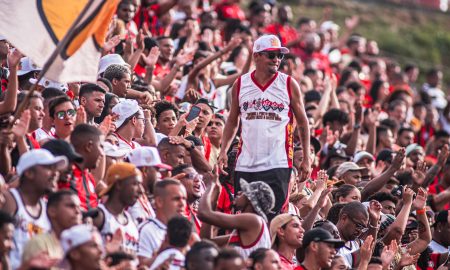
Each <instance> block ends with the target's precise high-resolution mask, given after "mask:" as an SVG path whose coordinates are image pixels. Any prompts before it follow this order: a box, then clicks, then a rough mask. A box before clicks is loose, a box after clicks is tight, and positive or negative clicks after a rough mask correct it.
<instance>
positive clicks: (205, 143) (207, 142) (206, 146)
mask: <svg viewBox="0 0 450 270" xmlns="http://www.w3.org/2000/svg"><path fill="white" fill-rule="evenodd" d="M201 139H202V142H203V147H204V149H205V158H206V160H207V161H209V156H210V155H211V141H210V140H209V138H208V136H204V135H203V136H202V138H201Z"/></svg>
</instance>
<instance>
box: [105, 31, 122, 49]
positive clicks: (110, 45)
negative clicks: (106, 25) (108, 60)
mask: <svg viewBox="0 0 450 270" xmlns="http://www.w3.org/2000/svg"><path fill="white" fill-rule="evenodd" d="M119 43H120V35H115V36H113V37H111V38H110V39H109V40H108V41H106V42H105V44H104V45H103V51H104V52H105V53H108V52H110V51H111V50H112V49H114V48H115V47H116V46H117V45H119Z"/></svg>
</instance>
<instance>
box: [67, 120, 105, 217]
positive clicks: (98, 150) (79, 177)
mask: <svg viewBox="0 0 450 270" xmlns="http://www.w3.org/2000/svg"><path fill="white" fill-rule="evenodd" d="M70 142H71V143H72V145H73V146H74V148H75V151H76V152H77V153H78V154H79V155H80V156H81V157H82V160H80V159H78V160H77V161H75V162H74V164H73V165H72V175H71V177H70V179H68V181H67V182H65V183H64V182H61V183H60V185H59V188H66V189H71V190H73V191H74V192H76V193H77V194H78V198H80V202H81V209H82V210H83V211H87V210H90V209H94V208H96V207H97V205H98V199H97V194H96V192H95V189H96V186H97V185H100V184H101V183H102V182H101V180H102V179H95V177H94V176H93V174H92V173H91V171H92V170H94V169H96V168H97V166H98V165H99V161H100V160H101V158H102V157H103V155H104V153H103V147H102V143H103V134H102V132H101V131H100V130H99V129H98V128H96V127H94V126H91V125H88V124H81V125H78V126H77V127H76V128H75V129H74V130H73V132H72V134H71V136H70Z"/></svg>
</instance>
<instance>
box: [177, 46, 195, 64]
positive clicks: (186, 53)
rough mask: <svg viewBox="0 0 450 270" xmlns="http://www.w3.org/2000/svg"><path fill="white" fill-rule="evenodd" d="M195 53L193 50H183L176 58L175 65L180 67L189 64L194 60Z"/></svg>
mask: <svg viewBox="0 0 450 270" xmlns="http://www.w3.org/2000/svg"><path fill="white" fill-rule="evenodd" d="M194 53H195V51H193V50H188V49H185V50H181V52H180V53H179V54H178V55H177V57H176V58H175V63H176V64H177V65H178V66H180V67H181V66H184V65H186V64H187V63H189V62H190V61H192V59H194Z"/></svg>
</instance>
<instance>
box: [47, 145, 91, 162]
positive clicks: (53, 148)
mask: <svg viewBox="0 0 450 270" xmlns="http://www.w3.org/2000/svg"><path fill="white" fill-rule="evenodd" d="M42 148H43V149H47V150H48V151H50V153H52V154H53V155H55V156H65V157H67V159H68V160H69V162H77V163H81V162H83V157H82V156H80V154H78V153H77V152H75V149H74V148H73V146H72V145H71V144H70V143H68V142H66V141H64V140H60V139H58V140H50V141H48V142H46V143H45V144H44V145H43V146H42Z"/></svg>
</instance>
